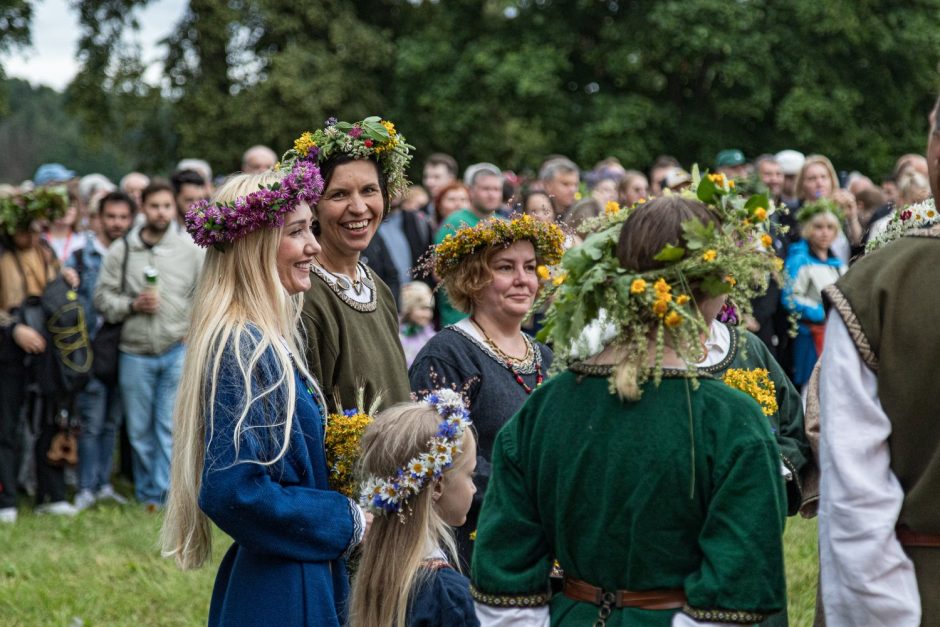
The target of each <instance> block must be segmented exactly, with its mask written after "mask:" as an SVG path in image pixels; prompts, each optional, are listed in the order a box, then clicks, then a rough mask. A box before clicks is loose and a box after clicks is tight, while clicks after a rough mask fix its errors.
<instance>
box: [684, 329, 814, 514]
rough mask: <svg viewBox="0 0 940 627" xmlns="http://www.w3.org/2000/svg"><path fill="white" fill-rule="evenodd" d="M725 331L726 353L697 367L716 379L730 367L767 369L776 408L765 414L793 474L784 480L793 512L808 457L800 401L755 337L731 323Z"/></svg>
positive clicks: (783, 457) (784, 374)
mask: <svg viewBox="0 0 940 627" xmlns="http://www.w3.org/2000/svg"><path fill="white" fill-rule="evenodd" d="M728 331H729V332H730V334H731V348H730V349H729V350H728V354H727V355H726V356H725V358H724V359H722V360H721V361H720V362H718V363H717V364H715V365H714V366H708V367H706V368H701V371H702V372H707V373H708V374H710V375H713V376H714V377H716V378H718V379H720V378H721V377H722V376H723V375H724V374H725V372H727V371H728V370H730V369H732V368H737V369H742V370H754V369H755V368H763V369H765V370H767V373H768V374H769V376H770V380H771V381H773V383H774V389H775V391H776V397H777V411H776V413H774V414H773V415H772V416H766V417H765V418H766V419H767V420H768V421H769V422H770V427H771V429H772V430H773V433H774V436H775V437H776V439H777V446H779V447H780V460H781V463H783V465H784V466H786V467H787V469H788V470H789V471H790V472H791V473H792V474H793V478H792V479H791V480H790V481H787V483H786V487H787V513H788V514H789V515H790V516H793V515H794V514H796V512H797V511H798V510H799V508H800V505H801V503H802V500H803V491H802V484H801V483H800V476H801V473H802V472H803V470H804V469H805V468H806V465H807V464H808V463H809V460H810V448H809V442H808V441H807V439H806V432H805V430H804V427H803V401H802V400H801V399H800V393H799V392H797V390H796V388H795V387H793V383H792V382H791V381H790V378H789V377H788V376H787V373H786V372H784V370H783V368H782V367H781V366H780V364H778V363H777V360H776V359H774V357H773V355H771V354H770V351H769V350H767V346H766V345H765V344H764V343H763V342H762V341H761V340H760V338H759V337H757V336H756V335H754V334H753V333H751V332H750V331H747V330H744V329H739V328H737V327H733V326H728Z"/></svg>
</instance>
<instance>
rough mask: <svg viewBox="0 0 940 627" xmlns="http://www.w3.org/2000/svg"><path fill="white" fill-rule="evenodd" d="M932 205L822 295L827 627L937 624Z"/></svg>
mask: <svg viewBox="0 0 940 627" xmlns="http://www.w3.org/2000/svg"><path fill="white" fill-rule="evenodd" d="M927 203H929V204H930V207H929V209H930V213H932V216H931V219H930V220H926V221H923V222H920V223H918V222H917V221H914V220H911V221H910V222H912V224H910V227H908V228H904V225H903V224H902V223H903V222H904V221H905V220H908V219H909V218H910V216H911V213H908V214H907V215H908V218H901V219H899V220H895V222H896V223H897V224H895V225H894V226H895V227H897V228H896V229H895V228H892V229H891V231H892V232H891V233H889V236H888V237H887V238H883V239H882V241H881V242H878V243H876V246H875V248H877V247H878V245H883V246H884V247H883V248H881V249H880V250H875V251H874V252H872V253H871V254H869V255H866V256H865V257H863V258H862V259H861V260H859V261H858V262H857V263H856V264H855V265H854V266H853V267H852V269H851V270H850V271H849V272H848V273H847V274H846V275H845V276H844V277H843V278H842V279H840V280H839V281H838V283H836V284H835V285H833V286H831V287H830V288H829V289H827V290H826V297H827V299H828V300H829V302H830V303H831V304H832V312H831V313H830V315H829V320H828V323H827V327H826V350H825V352H824V353H823V358H822V366H821V371H820V413H821V415H820V426H821V441H820V462H821V471H822V481H821V486H820V493H821V498H820V507H819V535H820V543H819V545H820V571H821V585H822V596H823V601H824V606H825V611H826V620H827V623H828V624H829V625H850V624H872V623H878V624H886V625H898V626H906V625H940V600H938V597H937V594H936V591H937V589H938V587H940V508H938V507H937V494H938V493H940V423H938V422H937V420H936V419H935V416H936V400H935V397H936V393H935V386H936V381H937V377H938V376H940V371H938V368H937V365H936V350H937V347H938V346H940V335H938V333H937V331H936V325H930V324H924V321H925V320H930V319H932V317H933V316H934V312H935V311H936V307H937V302H936V300H937V299H936V297H935V292H934V291H933V290H932V289H931V286H933V285H935V284H936V268H937V267H938V266H937V264H938V263H940V225H938V223H937V219H936V217H937V213H936V210H935V209H934V207H933V201H932V200H930V201H927ZM915 213H916V212H915ZM901 215H904V214H903V212H902V214H901ZM902 235H903V236H902ZM892 239H896V240H898V241H893V242H892V241H891V240H892Z"/></svg>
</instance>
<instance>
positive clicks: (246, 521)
mask: <svg viewBox="0 0 940 627" xmlns="http://www.w3.org/2000/svg"><path fill="white" fill-rule="evenodd" d="M322 189H323V179H322V178H321V176H320V172H319V169H318V168H317V165H316V162H315V161H313V160H310V159H307V158H302V157H299V156H297V155H290V154H288V155H287V156H285V161H284V163H283V165H282V166H281V168H280V169H279V170H277V171H275V172H266V173H263V174H256V175H238V176H235V177H232V178H231V179H230V180H229V181H228V182H227V183H226V184H225V185H224V186H222V187H221V188H220V189H219V191H218V192H217V193H216V195H215V196H214V198H213V199H212V201H211V202H207V201H203V202H201V203H197V204H196V205H194V206H193V208H192V209H191V210H190V211H189V212H188V213H187V214H186V228H187V230H188V231H189V233H190V234H191V235H192V236H193V239H194V241H195V242H196V243H197V244H199V245H200V246H203V247H205V248H207V252H206V257H205V265H204V267H203V273H202V276H201V278H200V280H199V283H198V285H197V288H196V295H195V306H194V308H193V320H192V327H191V332H190V336H189V348H190V350H188V351H187V356H186V361H185V364H184V367H183V376H182V378H181V386H180V390H179V396H178V399H177V405H176V415H175V417H174V423H175V434H174V438H175V439H174V443H173V460H172V465H171V468H172V472H171V485H170V492H169V500H168V504H167V510H166V518H165V520H164V525H163V530H162V534H161V536H162V538H161V539H162V545H163V553H164V555H166V556H168V557H173V558H174V559H175V560H176V562H177V564H178V565H179V566H180V567H181V568H183V569H190V568H196V567H199V566H201V565H202V564H204V563H205V562H206V561H207V560H208V559H209V556H210V552H211V538H212V529H211V524H210V520H211V521H212V522H214V523H215V524H216V525H218V526H219V527H220V528H221V529H222V530H223V531H225V532H226V533H227V534H228V535H230V536H231V537H232V538H233V539H234V540H235V542H234V544H233V545H232V546H231V548H230V549H229V551H228V552H227V553H226V555H225V557H224V558H223V560H222V563H221V565H220V566H219V572H218V575H217V577H216V583H215V589H214V591H213V593H212V602H211V605H210V609H209V624H210V625H311V626H312V625H317V626H322V625H326V626H329V625H333V626H338V625H341V624H344V623H345V620H346V617H345V603H346V596H347V593H348V580H347V575H346V567H345V560H344V557H345V556H346V555H348V553H349V552H350V551H351V550H352V549H353V548H354V547H355V546H357V545H358V544H359V543H360V542H361V541H362V538H363V536H364V534H365V530H366V529H367V528H368V525H369V523H370V522H371V514H366V513H364V511H363V510H362V509H361V508H360V507H359V506H358V505H357V504H356V503H355V502H353V501H352V500H351V499H349V498H347V497H345V496H343V495H342V494H340V493H338V492H335V491H332V490H330V489H329V487H328V483H327V475H328V473H327V466H326V460H325V453H324V447H323V439H324V421H323V416H325V415H326V414H325V411H326V410H325V407H324V405H323V400H324V399H323V395H322V394H321V392H320V388H319V386H318V385H317V383H316V381H315V379H314V378H313V377H311V375H310V372H309V370H308V368H307V366H306V364H305V360H304V352H303V349H302V347H303V345H302V342H301V339H300V336H299V324H298V323H299V318H300V309H301V305H302V302H303V301H302V299H303V292H304V291H305V290H307V289H309V288H310V265H311V263H312V262H313V260H314V256H315V255H317V254H318V253H319V252H320V246H319V244H318V243H317V240H316V238H315V237H314V235H313V232H312V223H313V213H312V210H311V207H312V206H314V205H316V203H317V201H318V200H319V198H320V194H321V192H322Z"/></svg>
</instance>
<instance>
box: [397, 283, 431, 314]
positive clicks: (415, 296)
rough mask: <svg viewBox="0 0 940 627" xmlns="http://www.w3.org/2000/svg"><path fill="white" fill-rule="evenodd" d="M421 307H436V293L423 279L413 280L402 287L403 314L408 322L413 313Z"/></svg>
mask: <svg viewBox="0 0 940 627" xmlns="http://www.w3.org/2000/svg"><path fill="white" fill-rule="evenodd" d="M420 307H430V308H431V309H434V293H433V292H432V291H431V288H430V287H428V284H427V283H425V282H423V281H411V282H409V283H405V284H404V285H403V286H402V288H401V316H402V319H403V320H405V321H406V322H407V321H409V320H410V319H411V313H412V312H413V311H414V310H415V309H418V308H420Z"/></svg>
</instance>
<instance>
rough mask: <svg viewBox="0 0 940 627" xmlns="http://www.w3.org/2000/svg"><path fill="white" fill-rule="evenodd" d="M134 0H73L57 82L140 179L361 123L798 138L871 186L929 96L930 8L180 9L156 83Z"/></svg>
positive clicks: (699, 143)
mask: <svg viewBox="0 0 940 627" xmlns="http://www.w3.org/2000/svg"><path fill="white" fill-rule="evenodd" d="M146 1H147V0H74V2H75V4H76V6H77V7H79V9H80V14H81V21H82V28H83V31H82V32H83V35H82V40H81V51H80V59H81V60H82V63H83V70H82V73H81V74H79V76H78V77H77V78H76V80H75V82H74V83H73V85H72V86H71V87H70V89H69V91H68V95H69V102H70V103H71V107H72V110H73V111H75V112H77V113H79V114H82V116H83V117H82V119H83V125H84V127H85V128H86V129H88V130H89V131H91V130H93V128H94V126H95V125H94V121H95V120H98V121H99V123H98V125H97V126H98V128H99V129H100V131H101V134H103V135H104V136H108V135H113V131H114V130H115V129H117V130H118V131H119V133H120V134H121V135H122V136H127V137H136V138H138V139H137V140H135V141H137V142H139V145H140V146H142V147H143V146H146V149H147V150H146V151H147V152H148V153H149V154H150V155H151V156H152V155H157V157H155V158H150V160H149V162H148V161H147V160H146V159H144V160H141V159H140V158H138V160H137V161H135V164H137V165H138V167H150V168H160V167H165V164H166V163H168V162H169V161H170V159H171V156H172V155H173V154H176V155H177V156H201V157H204V158H207V159H208V160H209V161H210V163H212V165H213V167H214V168H216V169H217V170H218V171H221V172H227V171H232V170H235V169H237V168H238V167H239V163H238V159H239V157H240V155H241V152H242V151H243V150H244V149H245V148H246V147H248V146H250V145H252V144H255V143H264V144H267V145H270V146H272V147H274V148H275V149H276V150H284V149H286V148H287V147H288V146H289V145H290V143H291V140H292V139H293V138H294V137H295V136H297V135H298V134H299V133H300V132H301V131H303V130H306V129H312V128H315V127H317V126H319V125H320V124H322V122H323V120H324V119H325V118H327V117H328V116H330V115H335V116H337V117H339V118H341V119H356V118H361V117H363V116H366V115H369V114H380V115H385V116H387V117H389V118H391V119H393V120H394V121H395V122H396V124H397V125H398V127H399V128H400V129H401V130H402V132H403V133H404V134H405V135H406V136H407V137H408V139H409V141H410V142H411V143H413V144H414V145H415V146H416V148H417V153H418V159H417V160H416V161H417V162H420V160H421V155H422V154H424V155H426V154H428V153H430V152H433V151H445V152H449V153H451V154H453V155H454V156H456V157H457V159H458V160H459V162H461V163H462V164H468V163H470V162H473V161H481V160H486V161H494V162H496V163H498V164H500V165H501V166H504V167H511V168H516V169H520V168H524V167H530V168H535V167H537V166H538V164H539V162H540V161H541V159H542V158H543V157H545V156H546V155H549V154H553V153H562V154H566V155H569V156H571V157H572V158H574V159H575V160H576V161H578V162H579V163H580V164H582V165H583V166H587V167H590V166H591V165H592V164H593V163H594V162H596V161H597V160H599V159H601V158H603V157H605V156H608V155H614V156H617V157H618V158H620V159H621V161H622V162H623V163H624V164H625V165H627V166H631V167H644V166H646V165H647V164H649V163H650V161H651V160H652V159H653V158H654V157H655V156H656V155H658V154H660V153H671V154H674V155H675V156H677V157H679V159H680V160H682V161H683V162H684V163H689V164H690V163H692V162H694V161H697V162H700V163H702V164H703V165H711V161H712V159H713V158H714V155H715V154H716V153H717V151H718V150H720V149H722V148H727V147H737V148H741V149H742V150H744V151H745V153H746V154H748V155H749V156H756V155H757V154H760V153H763V152H771V151H777V150H780V149H782V148H797V149H799V150H802V151H804V152H821V153H824V154H827V155H828V156H830V157H831V158H832V159H833V160H834V161H835V163H836V165H837V167H839V168H840V169H854V168H858V169H862V170H863V171H867V172H869V173H872V174H875V175H880V174H882V173H884V172H886V171H888V170H889V169H890V167H891V164H892V162H893V160H894V158H895V157H896V156H897V155H899V154H901V153H904V152H909V151H920V150H921V149H922V144H923V135H924V132H923V127H924V124H923V120H924V116H925V114H926V112H927V110H928V109H929V107H930V105H931V103H932V100H933V98H934V96H935V93H936V88H937V86H938V81H937V78H938V77H937V63H938V60H940V31H938V30H937V29H936V28H935V25H936V24H937V23H938V21H940V20H938V18H940V0H914V1H912V2H906V3H895V2H891V1H889V0H833V1H832V2H824V3H821V2H818V0H791V1H790V2H775V1H772V0H732V1H729V0H631V1H629V2H627V1H625V0H567V1H564V2H563V1H560V0H424V1H421V0H362V1H357V2H348V1H345V0H309V1H306V2H287V1H286V0H255V1H252V2H249V1H248V0H191V2H190V4H189V9H188V11H187V13H186V15H185V17H184V18H183V20H182V22H181V24H180V25H179V28H178V29H177V30H176V32H175V33H174V34H173V36H172V37H171V38H170V40H169V42H168V43H169V54H168V58H167V60H166V66H165V67H166V74H165V83H164V84H163V85H161V86H160V87H159V88H155V87H151V86H148V85H146V84H145V83H144V82H143V80H142V78H141V77H142V69H143V68H141V67H140V64H139V61H138V60H137V58H136V57H135V50H133V49H127V48H126V46H124V45H123V44H121V39H120V32H121V29H123V28H128V27H131V28H132V27H134V24H133V9H134V8H135V7H137V6H142V5H143V4H144V3H145V2H146ZM21 2H22V3H23V4H26V5H27V6H28V4H27V3H26V2H25V0H21ZM0 15H2V14H0ZM2 24H3V22H2V18H0V27H2ZM0 32H2V31H0ZM129 154H130V153H129ZM415 174H417V171H416V172H415Z"/></svg>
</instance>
